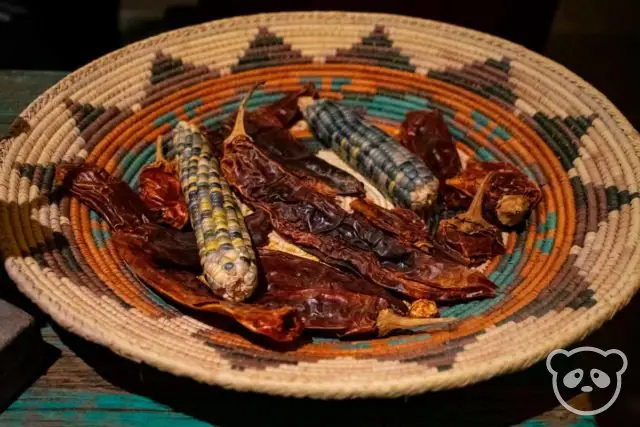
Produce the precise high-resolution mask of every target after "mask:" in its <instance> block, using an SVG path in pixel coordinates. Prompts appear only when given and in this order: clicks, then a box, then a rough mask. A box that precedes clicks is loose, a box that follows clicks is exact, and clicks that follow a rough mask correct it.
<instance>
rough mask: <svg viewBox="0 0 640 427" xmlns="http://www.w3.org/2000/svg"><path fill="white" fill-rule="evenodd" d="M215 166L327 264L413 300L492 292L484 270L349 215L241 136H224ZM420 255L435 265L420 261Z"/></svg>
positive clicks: (278, 228) (276, 226)
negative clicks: (477, 271) (415, 246)
mask: <svg viewBox="0 0 640 427" xmlns="http://www.w3.org/2000/svg"><path fill="white" fill-rule="evenodd" d="M221 167H222V172H223V174H224V177H225V179H226V180H227V182H228V183H229V185H231V186H232V187H233V188H234V190H235V191H236V192H237V193H238V194H240V195H241V197H242V199H243V201H244V202H246V203H248V204H249V205H251V206H252V207H254V208H260V209H262V210H264V211H265V212H267V214H268V215H269V217H270V219H271V223H272V225H273V227H274V230H276V231H277V232H278V233H279V234H280V235H281V236H283V237H284V238H286V239H288V240H289V241H291V242H292V243H294V244H297V245H299V246H302V247H303V248H305V249H306V250H307V251H309V252H310V253H312V254H314V255H316V256H318V257H320V259H321V260H323V261H325V262H327V263H329V264H333V265H337V266H340V267H343V268H349V269H351V270H353V271H356V272H358V273H359V274H361V275H362V276H363V277H365V278H367V279H370V280H371V281H373V282H374V283H376V284H378V285H380V286H383V287H386V288H388V289H392V290H394V291H397V292H400V293H403V294H405V295H407V296H409V297H410V298H414V299H421V298H426V299H432V300H436V301H443V300H446V301H451V300H456V299H465V298H466V295H467V293H468V294H469V295H473V297H474V298H475V297H480V296H493V295H494V293H495V286H494V285H493V284H492V283H491V282H490V281H489V280H488V279H486V278H484V276H482V275H480V276H482V277H483V279H480V278H479V276H478V275H474V274H472V272H471V271H470V270H468V269H466V268H465V267H464V266H461V265H458V264H455V263H453V262H451V261H448V260H444V259H442V260H440V259H435V258H434V257H431V256H429V255H427V254H425V253H423V252H420V251H418V250H416V249H413V248H407V247H404V246H403V245H402V244H401V243H400V242H398V241H397V240H395V239H393V238H391V237H389V236H386V235H385V234H384V232H382V231H381V230H379V229H377V228H376V227H375V226H374V225H373V224H372V223H370V222H369V221H367V220H366V219H364V218H355V217H354V216H353V215H350V214H348V213H347V212H346V211H344V210H343V209H342V208H340V207H339V206H337V205H336V204H335V203H334V202H333V200H332V199H331V198H328V197H326V196H324V195H322V194H320V193H318V192H315V191H313V189H311V188H310V187H309V186H308V185H306V184H305V182H304V181H303V180H300V179H299V178H298V177H296V176H295V175H293V174H291V173H288V172H287V171H286V170H285V169H284V168H282V167H281V166H280V165H278V164H277V163H276V162H274V161H273V160H271V159H270V158H269V157H268V156H267V155H266V154H264V153H263V152H262V151H261V150H260V149H259V148H258V147H257V146H256V145H255V144H253V143H252V141H251V140H249V139H247V138H244V137H239V138H235V139H233V140H231V141H229V140H228V141H226V142H225V145H224V156H223V158H222V161H221ZM417 252H419V253H420V254H422V255H421V256H420V257H418V256H417V254H416V253H417ZM418 258H419V259H420V261H421V263H426V264H427V265H431V264H433V268H425V266H422V265H418V264H419V263H417V262H415V260H416V259H418ZM453 279H455V282H452V280H453ZM467 291H468V292H467Z"/></svg>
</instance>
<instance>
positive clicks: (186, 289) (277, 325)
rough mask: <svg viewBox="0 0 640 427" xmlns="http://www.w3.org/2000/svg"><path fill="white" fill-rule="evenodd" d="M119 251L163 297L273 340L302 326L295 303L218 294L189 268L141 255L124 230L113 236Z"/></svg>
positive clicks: (295, 333)
mask: <svg viewBox="0 0 640 427" xmlns="http://www.w3.org/2000/svg"><path fill="white" fill-rule="evenodd" d="M112 239H113V243H114V245H115V246H116V248H117V250H118V253H119V254H120V256H122V258H123V260H124V261H125V262H126V263H127V265H128V266H129V268H131V270H132V272H133V273H134V274H135V275H136V276H137V277H139V278H140V279H141V280H142V281H143V282H145V283H146V284H148V285H149V286H150V287H151V288H152V289H153V290H155V291H156V292H158V293H159V294H160V295H162V296H164V297H165V298H167V299H169V300H171V301H173V302H175V303H177V304H180V305H182V306H185V307H188V308H190V309H193V310H196V311H197V312H201V313H202V312H209V313H215V314H219V315H222V316H225V317H228V318H230V319H233V320H235V321H236V322H237V323H239V324H240V325H242V326H243V327H244V328H246V329H247V330H249V331H251V332H253V333H256V334H259V335H262V336H265V337H267V338H270V339H272V340H273V341H276V342H282V343H284V342H291V341H294V340H296V339H297V338H298V337H299V336H300V335H301V334H302V332H303V330H304V324H303V321H302V318H301V317H300V315H299V314H298V312H297V310H296V309H295V308H294V307H290V306H289V307H287V306H281V307H277V308H270V307H264V306H260V305H254V304H245V303H233V302H229V301H225V300H223V299H221V298H218V297H217V296H216V295H214V293H213V292H212V291H211V290H210V289H209V288H208V287H206V286H204V285H203V284H202V282H201V281H200V280H199V279H198V276H197V275H196V274H194V273H193V272H191V271H184V270H177V269H173V268H165V267H163V266H161V265H160V264H158V263H156V262H153V261H152V260H151V258H149V257H148V256H143V255H141V254H140V253H139V252H138V251H137V250H136V248H135V246H134V247H131V246H130V244H129V243H130V240H129V239H127V238H126V237H125V235H124V234H121V233H119V232H115V233H114V234H113V236H112Z"/></svg>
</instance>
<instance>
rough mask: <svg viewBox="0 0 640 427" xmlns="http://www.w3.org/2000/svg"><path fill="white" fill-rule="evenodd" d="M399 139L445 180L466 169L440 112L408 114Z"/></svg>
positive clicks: (439, 177)
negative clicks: (463, 167) (463, 168)
mask: <svg viewBox="0 0 640 427" xmlns="http://www.w3.org/2000/svg"><path fill="white" fill-rule="evenodd" d="M399 140H400V144H402V145H403V146H404V147H405V148H406V149H407V150H409V151H411V152H412V153H415V154H416V155H418V157H420V158H421V159H422V161H424V163H425V164H426V165H427V167H428V168H429V170H431V171H432V172H433V173H434V174H435V175H436V177H438V179H440V180H442V181H444V180H445V179H447V178H451V177H454V176H456V175H458V174H459V173H460V171H461V170H462V163H461V161H460V156H459V155H458V151H457V150H456V146H455V144H454V143H453V140H452V139H451V134H450V133H449V128H448V127H447V124H446V123H445V121H444V118H443V116H442V113H441V112H440V111H439V110H433V111H424V110H421V111H410V112H408V113H407V115H406V116H405V119H404V121H403V122H402V127H401V129H400V137H399Z"/></svg>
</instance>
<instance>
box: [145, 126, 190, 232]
mask: <svg viewBox="0 0 640 427" xmlns="http://www.w3.org/2000/svg"><path fill="white" fill-rule="evenodd" d="M139 193H140V198H141V199H142V200H143V202H144V203H145V204H146V205H147V207H148V208H149V209H150V210H151V211H153V212H158V213H159V214H160V222H163V223H165V224H167V225H170V226H171V227H174V228H177V229H181V228H183V227H184V226H185V225H186V224H187V223H188V222H189V209H188V208H187V204H186V202H185V200H184V194H183V192H182V188H181V187H180V178H179V177H178V171H177V169H176V167H175V165H174V164H173V163H170V162H167V161H166V160H165V158H164V155H163V154H162V137H160V136H159V137H158V139H157V141H156V161H155V162H153V163H151V164H150V165H147V166H145V167H144V168H142V171H141V172H140V177H139Z"/></svg>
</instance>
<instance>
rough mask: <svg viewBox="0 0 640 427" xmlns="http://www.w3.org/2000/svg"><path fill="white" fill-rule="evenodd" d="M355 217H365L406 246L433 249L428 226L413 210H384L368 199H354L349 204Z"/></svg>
mask: <svg viewBox="0 0 640 427" xmlns="http://www.w3.org/2000/svg"><path fill="white" fill-rule="evenodd" d="M349 206H350V207H351V209H353V211H354V212H355V214H354V215H355V216H356V217H358V215H362V216H364V217H365V218H366V219H368V220H369V221H371V222H372V223H373V224H374V225H375V226H376V227H378V228H380V229H382V230H384V231H386V232H387V233H390V234H391V235H392V236H394V237H395V238H397V239H399V240H400V241H401V242H402V243H403V244H405V245H413V246H415V247H416V248H419V249H423V250H428V249H430V248H432V246H433V245H432V243H431V237H430V236H429V231H428V230H427V224H425V222H424V221H423V220H422V219H421V218H420V217H419V216H418V215H417V214H416V213H415V212H413V211H412V210H409V209H402V208H395V209H384V208H382V207H380V206H378V205H376V204H375V203H372V202H370V201H369V200H367V199H361V198H360V199H354V200H352V201H351V203H350V204H349Z"/></svg>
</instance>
